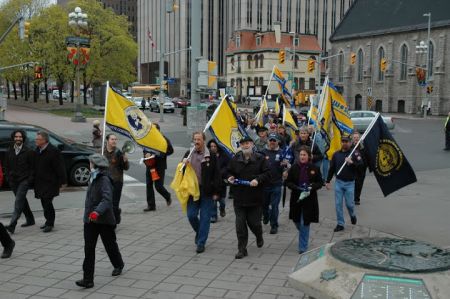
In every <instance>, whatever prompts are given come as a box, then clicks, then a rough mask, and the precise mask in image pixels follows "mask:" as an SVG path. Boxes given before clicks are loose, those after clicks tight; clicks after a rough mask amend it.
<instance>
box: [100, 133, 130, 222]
mask: <svg viewBox="0 0 450 299" xmlns="http://www.w3.org/2000/svg"><path fill="white" fill-rule="evenodd" d="M117 141H118V139H117V136H116V135H114V134H108V135H106V148H105V152H104V153H103V155H104V156H105V157H106V159H108V162H109V173H110V175H111V177H112V179H113V211H114V217H115V218H116V223H117V224H119V223H120V221H121V217H120V212H121V210H120V208H119V204H120V197H121V196H122V188H123V171H124V170H128V169H129V168H130V164H129V162H128V158H127V156H126V155H125V153H123V152H122V151H121V150H120V149H118V148H117Z"/></svg>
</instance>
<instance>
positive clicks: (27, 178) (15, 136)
mask: <svg viewBox="0 0 450 299" xmlns="http://www.w3.org/2000/svg"><path fill="white" fill-rule="evenodd" d="M26 138H27V137H26V133H25V132H24V131H22V130H15V131H14V132H12V134H11V139H12V140H13V142H14V144H13V145H12V146H11V147H10V148H8V150H7V151H6V153H5V170H6V177H7V178H8V183H9V186H10V187H11V189H12V191H13V193H14V195H15V196H16V199H15V202H14V212H13V214H12V217H11V221H10V223H9V225H8V226H7V227H6V229H7V230H8V231H9V232H10V233H12V234H13V233H14V230H15V229H16V225H17V220H18V219H19V218H20V215H21V214H22V212H23V214H24V215H25V218H26V222H25V223H24V224H22V225H21V226H22V227H26V226H30V225H34V216H33V213H32V212H31V209H30V205H29V203H28V200H27V192H28V189H29V188H30V186H32V184H33V176H34V152H33V151H32V150H31V149H29V148H28V147H27V146H26V145H25V142H26Z"/></svg>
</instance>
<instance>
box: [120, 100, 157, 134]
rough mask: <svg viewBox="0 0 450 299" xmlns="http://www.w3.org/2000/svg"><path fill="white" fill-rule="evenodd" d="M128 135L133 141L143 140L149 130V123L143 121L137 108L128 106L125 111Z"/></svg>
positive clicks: (142, 115) (141, 114)
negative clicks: (129, 134)
mask: <svg viewBox="0 0 450 299" xmlns="http://www.w3.org/2000/svg"><path fill="white" fill-rule="evenodd" d="M125 115H126V116H127V121H128V125H129V128H130V130H129V131H130V133H131V135H132V136H133V139H142V138H144V137H145V136H146V135H147V134H148V132H150V129H151V123H150V122H148V121H144V119H146V117H145V115H144V113H143V112H142V111H141V110H140V109H139V108H138V107H137V106H130V107H128V108H126V109H125Z"/></svg>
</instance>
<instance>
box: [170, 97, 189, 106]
mask: <svg viewBox="0 0 450 299" xmlns="http://www.w3.org/2000/svg"><path fill="white" fill-rule="evenodd" d="M172 103H173V104H174V105H175V107H176V108H183V107H187V106H190V105H191V102H190V101H188V100H187V99H179V98H173V99H172Z"/></svg>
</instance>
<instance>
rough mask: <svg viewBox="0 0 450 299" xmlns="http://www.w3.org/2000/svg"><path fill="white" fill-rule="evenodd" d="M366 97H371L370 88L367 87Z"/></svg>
mask: <svg viewBox="0 0 450 299" xmlns="http://www.w3.org/2000/svg"><path fill="white" fill-rule="evenodd" d="M367 95H368V96H369V97H371V96H372V87H367Z"/></svg>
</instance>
